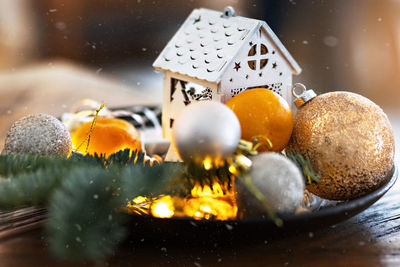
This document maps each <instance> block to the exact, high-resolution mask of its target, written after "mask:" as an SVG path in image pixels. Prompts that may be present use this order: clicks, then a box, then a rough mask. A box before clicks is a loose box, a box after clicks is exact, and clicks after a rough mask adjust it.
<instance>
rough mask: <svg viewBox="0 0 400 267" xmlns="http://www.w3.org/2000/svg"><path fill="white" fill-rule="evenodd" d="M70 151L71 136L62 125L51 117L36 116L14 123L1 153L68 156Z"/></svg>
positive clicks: (44, 115) (45, 115)
mask: <svg viewBox="0 0 400 267" xmlns="http://www.w3.org/2000/svg"><path fill="white" fill-rule="evenodd" d="M71 151H72V141H71V136H70V134H69V132H68V130H67V128H66V127H65V126H64V124H62V123H61V121H59V120H58V119H57V118H55V117H53V116H50V115H47V114H37V115H29V116H26V117H23V118H22V119H19V120H17V121H16V122H14V124H13V125H12V126H11V128H10V130H9V131H8V132H7V136H6V141H5V145H4V150H3V153H4V154H41V155H58V156H68V155H69V154H70V153H71Z"/></svg>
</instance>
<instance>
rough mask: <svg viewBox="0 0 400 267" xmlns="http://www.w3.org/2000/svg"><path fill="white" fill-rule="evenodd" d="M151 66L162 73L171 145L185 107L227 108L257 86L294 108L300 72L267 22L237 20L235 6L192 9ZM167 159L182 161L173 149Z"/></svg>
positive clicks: (166, 135)
mask: <svg viewBox="0 0 400 267" xmlns="http://www.w3.org/2000/svg"><path fill="white" fill-rule="evenodd" d="M153 67H154V68H156V69H161V70H163V71H164V91H163V94H164V95H163V107H162V127H163V136H164V138H166V139H167V140H169V141H171V133H172V127H173V124H174V120H175V119H176V118H177V116H179V114H180V112H181V111H182V110H183V108H184V107H185V106H186V105H188V104H190V103H192V102H195V101H220V102H222V103H225V102H227V101H228V100H229V99H231V98H232V97H233V96H235V95H237V94H239V93H240V92H242V91H244V90H248V89H252V88H259V87H263V88H266V89H269V90H273V91H274V92H276V93H278V94H280V95H281V96H282V97H283V98H285V99H286V100H287V101H288V103H292V94H291V88H292V75H293V74H296V75H298V74H300V72H301V68H300V66H299V65H298V64H297V62H296V61H295V60H294V59H293V58H292V56H291V55H290V54H289V52H288V51H287V50H286V48H285V47H284V46H283V44H282V43H281V42H280V41H279V39H278V37H277V36H276V35H275V34H274V33H273V31H272V30H271V28H270V27H269V26H268V25H267V23H266V22H264V21H260V20H256V19H250V18H244V17H240V16H235V11H234V9H233V8H232V7H227V8H225V10H224V12H217V11H214V10H209V9H204V8H201V9H195V10H193V11H192V13H191V14H190V15H189V17H188V18H187V19H186V21H185V22H184V23H183V25H182V26H181V27H180V29H179V30H178V32H177V33H176V34H175V35H174V37H173V38H172V39H171V40H170V41H169V43H168V44H167V46H166V47H165V48H164V50H163V51H162V52H161V54H160V55H159V57H158V58H157V59H156V61H155V62H154V64H153ZM205 127H206V125H205ZM166 160H172V161H174V160H178V157H177V156H176V155H175V153H174V152H173V150H172V148H171V147H170V150H169V152H168V154H167V158H166Z"/></svg>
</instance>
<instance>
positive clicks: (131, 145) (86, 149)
mask: <svg viewBox="0 0 400 267" xmlns="http://www.w3.org/2000/svg"><path fill="white" fill-rule="evenodd" d="M91 126H92V122H85V123H83V124H82V125H80V126H79V127H78V128H77V129H76V130H74V131H73V132H72V134H71V137H72V144H73V146H74V148H75V149H76V150H78V151H80V152H81V153H83V154H86V153H89V154H90V155H94V154H95V153H97V154H104V155H106V156H109V155H110V154H113V153H116V152H118V151H120V150H124V149H130V150H132V151H135V150H139V151H140V150H141V142H140V134H139V132H138V131H137V130H136V129H135V127H134V126H133V125H132V124H130V123H129V122H127V121H124V120H121V119H115V118H105V117H99V118H98V119H97V120H96V124H95V126H94V128H93V130H92V132H91V134H90V139H89V146H87V142H88V135H89V133H90V129H91Z"/></svg>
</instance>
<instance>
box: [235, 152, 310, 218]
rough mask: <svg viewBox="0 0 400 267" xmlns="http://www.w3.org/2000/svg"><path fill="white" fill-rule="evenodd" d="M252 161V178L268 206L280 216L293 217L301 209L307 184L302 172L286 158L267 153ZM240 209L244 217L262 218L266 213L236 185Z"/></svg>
mask: <svg viewBox="0 0 400 267" xmlns="http://www.w3.org/2000/svg"><path fill="white" fill-rule="evenodd" d="M251 159H252V163H253V164H252V167H251V169H250V173H249V175H250V177H251V179H252V183H253V184H254V186H255V187H256V188H257V189H258V190H259V191H260V193H262V194H263V196H264V197H265V199H266V201H267V203H268V204H269V206H270V207H271V208H272V209H273V210H274V211H275V212H278V213H293V212H294V211H295V210H296V208H297V207H299V206H300V204H301V202H302V200H303V195H304V189H305V182H304V179H303V176H302V174H301V172H300V170H299V168H298V167H297V166H296V165H295V164H294V163H293V162H292V161H291V160H289V159H288V158H286V157H285V156H283V155H281V154H278V153H273V152H265V153H260V154H258V155H256V156H254V157H252V158H251ZM237 191H238V202H239V206H240V207H239V209H240V210H241V212H242V213H243V214H242V215H241V216H242V217H247V218H248V217H260V216H262V215H263V214H265V210H264V208H263V206H262V204H261V203H260V201H259V200H257V199H256V198H255V197H254V196H253V195H252V194H251V193H250V192H249V191H248V190H247V188H246V187H244V186H243V184H241V183H240V179H239V180H238V182H237Z"/></svg>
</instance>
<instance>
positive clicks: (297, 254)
mask: <svg viewBox="0 0 400 267" xmlns="http://www.w3.org/2000/svg"><path fill="white" fill-rule="evenodd" d="M64 70H65V66H61V67H60V68H58V71H60V72H63V71H64ZM67 70H68V71H69V72H71V68H69V67H68V68H67ZM25 75H26V74H25ZM88 77H89V78H90V77H91V76H90V75H89V76H88ZM92 78H94V77H92ZM7 79H11V78H10V77H8V78H7ZM14 79H16V80H18V79H17V78H14ZM94 79H95V78H94ZM89 80H90V79H89ZM110 84H112V83H110ZM1 85H2V79H1V75H0V96H1V97H0V103H1V105H0V109H1V112H0V115H1V117H0V118H2V119H3V121H1V120H0V123H3V124H1V125H2V127H3V128H1V129H0V136H2V135H3V136H4V125H9V123H10V122H8V120H9V118H8V120H7V122H4V121H5V115H4V113H3V112H4V110H7V109H5V108H4V107H3V103H5V102H4V101H3V96H2V94H3V95H4V92H2V88H1ZM112 88H113V89H112V92H113V94H114V95H115V92H116V91H115V90H117V89H116V88H117V87H115V86H114V87H112ZM122 89H123V88H122ZM122 89H121V90H122ZM14 93H16V92H14ZM64 93H65V97H64V99H60V97H59V96H57V99H58V100H57V101H62V102H63V103H66V102H65V101H67V102H68V103H70V102H69V101H71V100H70V99H66V98H68V94H66V92H64ZM103 93H104V94H105V95H106V94H107V89H104V91H103ZM125 93H127V92H125ZM127 94H128V95H129V94H133V93H129V92H128V93H127ZM13 95H14V94H13ZM55 95H56V94H55ZM124 96H125V100H121V101H126V95H124ZM19 97H20V98H21V99H25V98H24V97H23V95H20V96H19ZM74 97H75V96H74ZM78 97H79V95H78ZM122 98H124V97H122ZM134 98H135V97H134ZM15 99H16V100H15V101H19V100H18V97H16V98H15ZM50 99H51V98H50ZM2 101H3V102H2ZM25 101H28V100H25ZM46 101H49V99H47V100H46ZM115 101H118V99H116V100H115ZM147 101H149V100H147ZM7 103H8V102H7ZM56 104H57V103H56ZM126 104H135V103H126ZM8 105H9V107H8V108H9V109H13V110H16V109H15V108H16V107H15V105H17V106H20V105H19V104H18V103H16V104H15V105H14V106H13V105H12V104H9V103H8ZM24 105H30V104H29V103H27V104H24ZM35 105H37V102H35ZM32 109H33V107H32ZM24 110H25V109H24V108H22V111H21V112H23V111H24ZM29 110H31V108H29ZM29 110H28V111H29ZM61 111H62V110H61ZM8 115H9V114H8ZM396 125H397V124H396ZM395 129H396V127H395ZM399 230H400V184H399V183H397V184H395V185H394V187H393V188H392V189H391V190H390V191H389V192H388V193H387V194H386V195H385V196H384V197H383V198H382V199H380V200H379V201H378V202H377V203H375V204H374V205H373V206H371V207H370V208H369V209H367V210H365V211H364V212H362V213H360V214H359V215H357V216H355V217H353V218H351V219H349V220H347V221H345V222H343V223H340V224H338V225H335V226H330V227H325V228H321V229H315V230H313V231H312V232H303V233H300V234H298V235H288V236H282V237H278V238H276V237H275V238H266V239H265V240H263V241H254V242H246V243H244V244H234V245H226V246H223V247H221V246H216V247H214V246H203V247H202V246H200V247H199V246H193V247H191V246H187V245H180V244H174V245H171V244H169V245H165V244H162V243H160V244H156V245H154V244H147V243H140V242H137V243H135V244H125V245H124V246H121V247H120V248H119V249H118V250H117V251H116V252H115V255H114V256H113V257H111V258H110V259H109V260H108V261H107V262H106V263H104V264H100V266H103V265H104V266H163V265H170V266H197V267H198V266H245V265H251V266H400V231H399ZM45 236H46V234H45V232H44V229H43V228H42V227H37V228H35V229H31V230H28V231H24V232H22V233H19V234H14V235H8V236H3V237H2V236H1V235H0V266H79V265H77V264H70V263H61V262H58V261H56V260H55V259H53V258H52V257H51V255H50V253H49V251H48V248H47V243H46V238H45ZM243 238H246V237H245V236H243Z"/></svg>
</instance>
